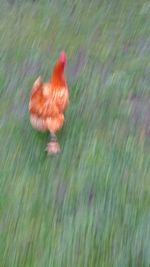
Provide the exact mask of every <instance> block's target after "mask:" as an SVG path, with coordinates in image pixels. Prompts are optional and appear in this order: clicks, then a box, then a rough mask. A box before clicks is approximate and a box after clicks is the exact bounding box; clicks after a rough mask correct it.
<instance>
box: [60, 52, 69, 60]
mask: <svg viewBox="0 0 150 267" xmlns="http://www.w3.org/2000/svg"><path fill="white" fill-rule="evenodd" d="M59 58H60V61H61V62H62V63H66V61H67V58H66V53H65V51H61V53H60V57H59Z"/></svg>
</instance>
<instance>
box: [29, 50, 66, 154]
mask: <svg viewBox="0 0 150 267" xmlns="http://www.w3.org/2000/svg"><path fill="white" fill-rule="evenodd" d="M66 61H67V59H66V54H65V52H63V51H62V52H61V53H60V56H59V58H58V60H57V62H56V64H55V66H54V69H53V72H52V75H51V78H50V80H49V81H48V82H46V83H43V82H42V80H41V77H39V78H38V79H37V80H36V81H35V82H34V85H33V88H32V91H31V96H30V101H29V113H30V122H31V125H32V126H33V127H34V128H35V129H37V130H39V131H49V132H50V134H51V140H50V142H49V143H48V145H47V151H48V154H53V153H57V152H59V151H60V146H59V144H58V142H57V138H56V132H57V131H58V130H59V129H60V128H61V127H62V126H63V123H64V111H65V108H66V107H67V106H68V104H69V91H68V86H67V83H66V80H65V77H64V68H65V65H66Z"/></svg>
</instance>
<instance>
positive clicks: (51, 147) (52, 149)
mask: <svg viewBox="0 0 150 267" xmlns="http://www.w3.org/2000/svg"><path fill="white" fill-rule="evenodd" d="M50 136H51V139H50V142H49V143H48V144H47V149H46V150H47V152H48V154H56V153H58V152H60V146H59V144H58V142H57V137H56V135H55V134H54V133H50Z"/></svg>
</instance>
